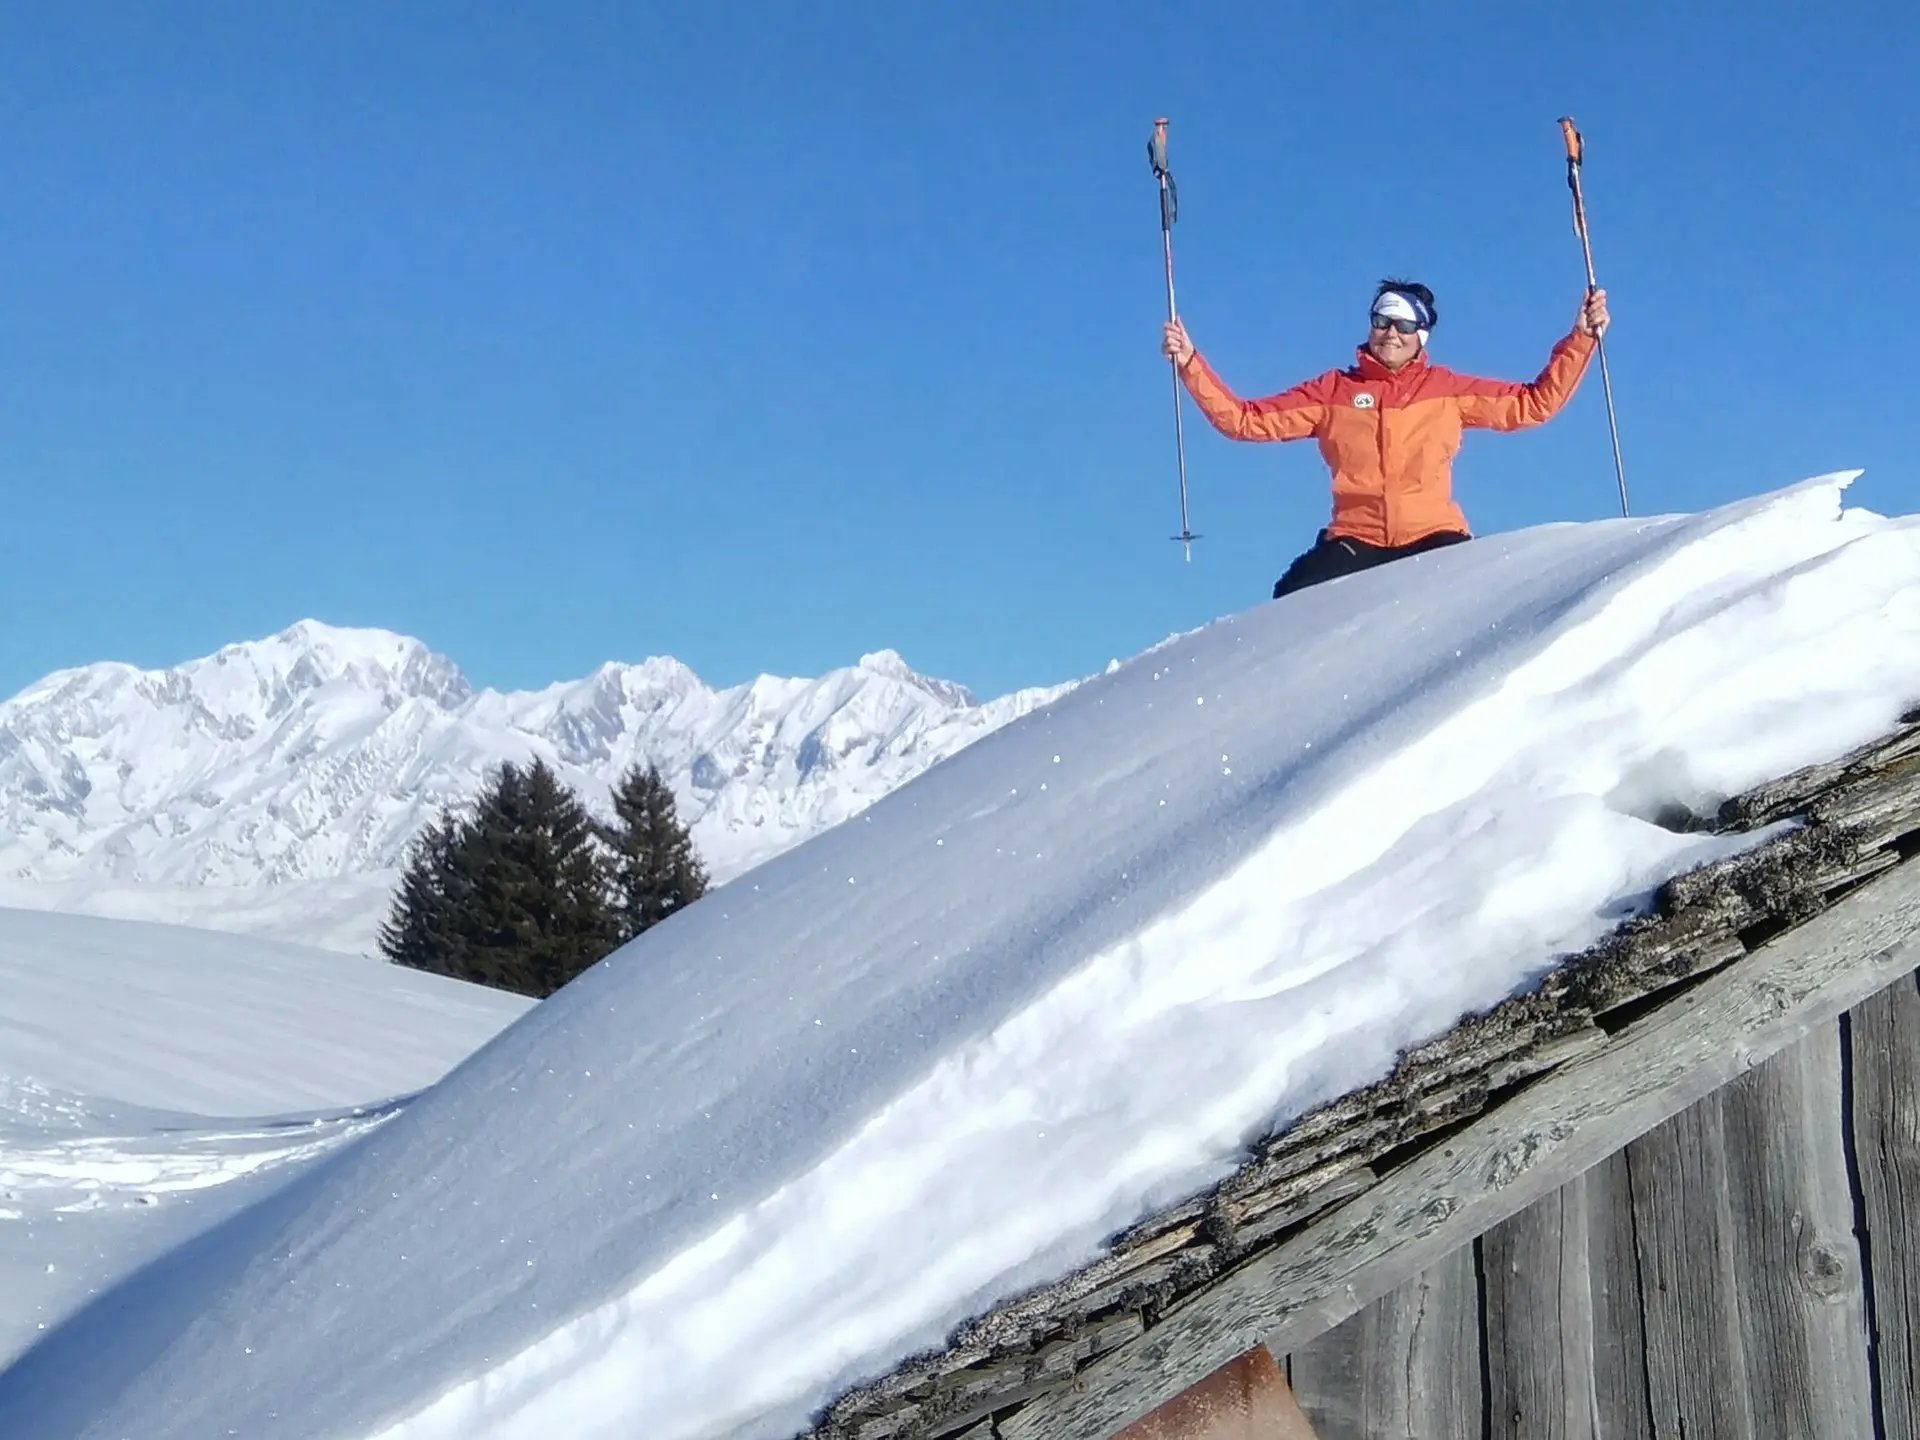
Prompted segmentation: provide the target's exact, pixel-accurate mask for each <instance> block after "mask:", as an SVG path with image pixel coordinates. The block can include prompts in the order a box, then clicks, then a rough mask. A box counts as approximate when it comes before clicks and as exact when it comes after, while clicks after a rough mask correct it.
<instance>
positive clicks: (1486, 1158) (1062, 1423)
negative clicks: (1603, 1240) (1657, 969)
mask: <svg viewBox="0 0 1920 1440" xmlns="http://www.w3.org/2000/svg"><path fill="white" fill-rule="evenodd" d="M1916 932H1920V865H1903V866H1901V867H1900V868H1899V869H1897V870H1893V871H1891V872H1889V873H1888V874H1886V875H1884V876H1881V877H1880V878H1878V879H1876V880H1872V881H1869V882H1867V883H1866V884H1865V885H1863V886H1861V887H1860V888H1859V889H1858V890H1855V891H1853V892H1852V893H1851V894H1849V895H1848V896H1847V897H1846V898H1845V899H1844V900H1842V901H1841V902H1840V903H1839V904H1837V905H1836V906H1834V907H1833V908H1832V909H1831V910H1828V911H1827V912H1825V913H1824V914H1822V915H1819V916H1816V917H1814V918H1813V919H1811V920H1809V921H1808V922H1807V923H1806V924H1804V925H1801V926H1798V927H1796V928H1795V929H1792V930H1789V931H1788V932H1786V933H1785V934H1784V935H1781V936H1780V937H1778V938H1777V939H1776V940H1774V941H1773V942H1771V943H1769V944H1767V945H1764V946H1762V947H1761V948H1760V949H1759V950H1757V951H1756V952H1755V953H1754V954H1753V955H1751V956H1749V957H1748V958H1747V959H1745V960H1743V961H1741V962H1739V963H1737V964H1735V965H1732V966H1730V967H1728V968H1727V969H1725V970H1722V971H1720V972H1718V973H1717V974H1715V975H1713V976H1710V977H1709V978H1707V979H1706V980H1703V981H1702V982H1700V984H1699V986H1698V988H1696V989H1695V990H1693V991H1691V992H1689V993H1688V994H1686V995H1684V996H1680V997H1678V998H1676V999H1675V1000H1674V1001H1673V1002H1672V1003H1671V1004H1669V1005H1666V1006H1663V1007H1661V1008H1660V1009H1658V1010H1656V1011H1654V1012H1653V1013H1652V1014H1650V1015H1648V1016H1646V1017H1644V1018H1643V1019H1641V1020H1639V1021H1637V1022H1635V1023H1634V1024H1631V1025H1629V1026H1627V1027H1626V1028H1624V1029H1623V1030H1622V1031H1621V1032H1620V1034H1619V1035H1617V1036H1616V1037H1615V1038H1614V1043H1613V1044H1611V1045H1609V1046H1608V1047H1606V1048H1605V1049H1603V1050H1601V1051H1600V1052H1598V1053H1597V1054H1596V1055H1594V1056H1591V1057H1589V1058H1588V1059H1587V1060H1584V1061H1576V1062H1575V1063H1573V1064H1572V1065H1569V1066H1567V1067H1565V1068H1563V1069H1561V1070H1559V1071H1556V1072H1554V1073H1553V1074H1550V1075H1548V1076H1546V1077H1545V1078H1544V1079H1542V1080H1540V1081H1538V1082H1536V1084H1535V1085H1534V1086H1533V1088H1532V1089H1531V1090H1529V1091H1528V1092H1527V1093H1526V1095H1525V1096H1524V1097H1522V1098H1520V1099H1517V1100H1515V1101H1513V1102H1511V1103H1510V1104H1508V1105H1506V1106H1503V1107H1501V1108H1500V1109H1499V1110H1497V1111H1495V1112H1494V1113H1492V1114H1490V1115H1488V1116H1487V1117H1485V1118H1484V1119H1482V1120H1481V1121H1479V1122H1477V1123H1475V1124H1474V1125H1473V1126H1471V1127H1469V1128H1468V1129H1467V1130H1465V1131H1462V1132H1461V1134H1460V1135H1458V1136H1456V1137H1454V1138H1452V1139H1451V1140H1449V1141H1448V1142H1446V1143H1445V1144H1442V1145H1437V1146H1434V1147H1433V1148H1431V1149H1428V1150H1426V1151H1423V1152H1422V1153H1420V1154H1419V1155H1417V1156H1415V1157H1414V1158H1413V1159H1412V1160H1411V1161H1409V1163H1408V1164H1407V1165H1406V1166H1404V1167H1403V1168H1402V1169H1401V1170H1399V1171H1397V1172H1394V1173H1393V1174H1390V1175H1389V1176H1387V1177H1386V1178H1385V1179H1384V1180H1382V1181H1381V1183H1380V1184H1378V1185H1376V1186H1375V1187H1373V1189H1371V1190H1369V1191H1367V1192H1366V1193H1365V1194H1363V1195H1362V1196H1360V1197H1359V1198H1358V1199H1356V1200H1354V1201H1352V1202H1350V1203H1349V1204H1347V1205H1345V1206H1343V1207H1341V1208H1340V1209H1339V1210H1336V1211H1334V1212H1333V1213H1332V1214H1331V1215H1330V1216H1328V1217H1327V1219H1326V1220H1324V1221H1322V1222H1321V1223H1319V1224H1317V1225H1315V1226H1313V1227H1312V1228H1311V1229H1310V1230H1308V1231H1306V1232H1304V1233H1303V1234H1301V1235H1299V1236H1296V1237H1295V1238H1293V1239H1291V1240H1288V1241H1284V1242H1282V1243H1281V1244H1280V1245H1278V1246H1276V1247H1274V1249H1273V1250H1271V1251H1269V1252H1267V1253H1265V1254H1263V1255H1260V1256H1257V1257H1255V1258H1254V1259H1252V1260H1250V1261H1248V1262H1247V1263H1246V1264H1245V1265H1243V1266H1242V1267H1240V1268H1239V1269H1238V1270H1235V1271H1233V1272H1232V1273H1231V1274H1229V1275H1227V1276H1225V1277H1224V1278H1222V1279H1221V1280H1220V1281H1219V1282H1218V1283H1217V1284H1214V1285H1212V1286H1210V1287H1209V1288H1208V1289H1207V1290H1205V1291H1203V1292H1201V1293H1200V1294H1198V1295H1196V1296H1195V1297H1194V1298H1193V1299H1192V1300H1190V1301H1188V1302H1186V1303H1184V1304H1181V1305H1178V1306H1176V1307H1174V1308H1173V1309H1172V1310H1170V1311H1169V1312H1168V1313H1167V1314H1166V1315H1165V1317H1164V1318H1163V1319H1162V1320H1161V1322H1160V1324H1158V1325H1157V1326H1155V1327H1153V1328H1152V1329H1150V1330H1149V1331H1148V1332H1147V1333H1146V1334H1144V1335H1142V1336H1141V1337H1140V1338H1139V1339H1137V1340H1135V1341H1132V1342H1130V1343H1128V1344H1127V1345H1124V1346H1122V1347H1120V1348H1119V1349H1118V1350H1116V1351H1114V1352H1112V1353H1111V1354H1109V1355H1108V1356H1106V1357H1105V1358H1103V1359H1102V1360H1099V1361H1096V1362H1094V1363H1093V1364H1092V1365H1090V1366H1089V1367H1088V1368H1087V1369H1086V1370H1085V1371H1083V1372H1082V1373H1081V1374H1080V1375H1079V1376H1077V1377H1076V1379H1075V1380H1074V1382H1073V1384H1071V1385H1069V1386H1063V1387H1061V1388H1060V1389H1059V1390H1056V1391H1053V1392H1050V1393H1048V1394H1046V1395H1042V1396H1039V1397H1037V1398H1036V1399H1035V1401H1034V1402H1033V1403H1032V1404H1030V1405H1028V1406H1027V1407H1026V1408H1025V1409H1023V1410H1022V1411H1021V1412H1020V1413H1019V1414H1017V1415H1015V1416H1013V1417H1011V1418H1010V1419H1009V1420H1008V1421H1007V1422H1006V1423H1005V1424H1003V1425H1002V1426H1001V1429H1002V1431H1003V1433H1004V1434H1005V1435H1006V1437H1007V1440H1038V1437H1042V1436H1044V1437H1046V1440H1103V1437H1104V1436H1107V1435H1110V1434H1112V1433H1113V1432H1114V1431H1116V1430H1118V1429H1120V1428H1121V1427H1122V1426H1124V1425H1125V1424H1126V1423H1127V1422H1128V1421H1130V1420H1132V1419H1134V1418H1136V1417H1137V1416H1139V1415H1142V1414H1145V1413H1146V1412H1147V1411H1148V1410H1151V1409H1152V1408H1153V1407H1154V1406H1155V1405H1157V1404H1158V1403H1160V1401H1162V1400H1164V1399H1166V1398H1167V1397H1169V1396H1171V1395H1173V1394H1176V1393H1178V1392H1179V1391H1180V1390H1182V1389H1184V1388H1185V1387H1186V1386H1187V1385H1190V1384H1192V1383H1193V1382H1194V1381H1196V1380H1198V1379H1200V1378H1201V1376H1203V1375H1205V1374H1207V1373H1208V1372H1209V1371H1211V1370H1213V1369H1214V1368H1216V1367H1217V1366H1219V1365H1221V1364H1224V1363H1225V1362H1226V1361H1228V1360H1230V1359H1232V1358H1233V1357H1234V1356H1235V1355H1238V1354H1240V1353H1242V1352H1244V1351H1246V1350H1248V1349H1250V1348H1251V1347H1252V1346H1253V1345H1254V1344H1255V1343H1256V1342H1258V1341H1260V1340H1263V1339H1264V1340H1266V1341H1267V1342H1268V1345H1269V1348H1271V1349H1272V1350H1273V1351H1274V1352H1275V1353H1276V1354H1280V1353H1285V1352H1288V1351H1291V1350H1293V1349H1295V1348H1297V1347H1298V1346H1300V1345H1302V1344H1304V1343H1305V1342H1306V1341H1308V1340H1309V1339H1311V1338H1313V1337H1314V1336H1316V1335H1318V1334H1320V1333H1322V1332H1324V1331H1325V1330H1328V1329H1330V1328H1332V1326H1334V1325H1336V1324H1338V1323H1339V1322H1340V1321H1341V1320H1343V1319H1345V1318H1346V1317H1347V1316H1348V1315H1350V1314H1352V1313H1353V1312H1354V1311H1355V1310H1356V1309H1357V1308H1359V1306H1361V1305H1363V1304H1365V1303H1366V1302H1367V1301H1369V1300H1371V1299H1373V1298H1374V1297H1375V1296H1376V1295H1378V1294H1382V1293H1385V1292H1386V1291H1388V1290H1391V1289H1393V1288H1395V1287H1396V1286H1398V1285H1400V1284H1402V1283H1404V1282H1405V1281H1406V1280H1407V1279H1409V1278H1411V1277H1412V1276H1413V1275H1414V1274H1417V1273H1418V1272H1419V1271H1420V1270H1422V1269H1424V1268H1426V1267H1427V1266H1429V1265H1432V1264H1434V1263H1435V1262H1436V1261H1438V1260H1439V1258H1440V1257H1441V1256H1443V1255H1445V1254H1446V1253H1447V1252H1448V1251H1450V1250H1452V1249H1454V1248H1456V1247H1458V1246H1460V1245H1463V1244H1465V1243H1466V1242H1467V1241H1468V1240H1470V1239H1472V1238H1473V1237H1474V1236H1475V1235H1477V1234H1480V1233H1482V1232H1483V1231H1485V1230H1487V1229H1488V1228H1490V1227H1491V1226H1493V1225H1495V1224H1497V1223H1499V1222H1500V1221H1501V1220H1503V1219H1505V1218H1506V1217H1507V1216H1509V1215H1511V1214H1513V1213H1515V1212H1516V1211H1518V1210H1520V1209H1522V1208H1524V1207H1525V1206H1527V1205H1529V1204H1531V1203H1533V1201H1535V1200H1537V1199H1538V1198H1540V1196H1542V1195H1544V1194H1546V1193H1548V1192H1550V1191H1552V1190H1555V1189H1558V1188H1559V1187H1560V1186H1561V1185H1562V1184H1565V1183H1567V1182H1568V1181H1569V1180H1571V1179H1572V1178H1573V1177H1575V1176H1576V1175H1578V1174H1580V1173H1581V1172H1583V1171H1585V1170H1586V1169H1587V1168H1588V1167H1590V1166H1592V1165H1594V1164H1596V1163H1597V1162H1598V1161H1600V1160H1601V1159H1603V1158H1605V1157H1606V1156H1607V1155H1609V1154H1611V1153H1612V1152H1613V1151H1614V1150H1616V1149H1618V1148H1620V1146H1622V1145H1623V1144H1625V1143H1627V1141H1629V1140H1630V1139H1632V1138H1633V1137H1635V1136H1637V1135H1641V1134H1644V1133H1645V1132H1646V1131H1647V1130H1649V1129H1650V1128H1652V1126H1654V1125H1656V1124H1658V1123H1659V1122H1660V1121H1661V1120H1664V1119H1665V1118H1667V1117H1668V1116H1670V1115H1672V1114H1673V1113H1674V1112H1675V1111H1677V1110H1679V1109H1681V1108H1684V1107H1685V1106H1687V1105H1690V1104H1692V1103H1693V1102H1694V1101H1695V1100H1698V1099H1700V1098H1702V1097H1703V1096H1704V1095H1706V1094H1708V1093H1710V1092H1711V1091H1713V1090H1714V1089H1717V1088H1718V1087H1719V1086H1720V1085H1722V1084H1724V1083H1726V1081H1728V1080H1730V1079H1732V1078H1733V1077H1734V1076H1735V1075H1737V1074H1739V1073H1741V1072H1742V1071H1744V1070H1746V1069H1748V1068H1750V1067H1751V1066H1752V1065H1754V1064H1756V1063H1758V1062H1759V1061H1760V1060H1763V1059H1765V1058H1766V1057H1767V1056H1769V1055H1771V1054H1773V1053H1775V1052H1776V1051H1778V1050H1780V1049H1781V1048H1783V1047H1784V1046H1786V1045H1788V1044H1790V1043H1792V1042H1793V1041H1795V1040H1797V1039H1799V1038H1800V1037H1801V1036H1803V1035H1805V1034H1806V1033H1807V1032H1808V1031H1809V1030H1810V1029H1812V1028H1813V1027H1814V1026H1816V1025H1821V1024H1826V1023H1828V1022H1830V1021H1831V1020H1833V1018H1834V1017H1835V1016H1836V1015H1837V1014H1838V1013H1839V1012H1840V1011H1841V1010H1843V1009H1845V1008H1847V1007H1848V1006H1851V1005H1854V1004H1856V1003H1858V1002H1859V1001H1861V1000H1863V999H1865V998H1866V997H1867V996H1869V995H1871V994H1873V993H1875V992H1876V991H1878V990H1880V989H1882V988H1883V987H1885V986H1886V985H1888V984H1890V983H1891V982H1892V981H1893V980H1894V979H1896V978H1897V977H1899V976H1901V975H1903V974H1905V973H1907V972H1908V971H1911V970H1912V969H1913V968H1914V967H1915V965H1916V964H1917V963H1920V941H1916V939H1915V936H1916Z"/></svg>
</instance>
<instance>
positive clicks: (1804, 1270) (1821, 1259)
mask: <svg viewBox="0 0 1920 1440" xmlns="http://www.w3.org/2000/svg"><path fill="white" fill-rule="evenodd" d="M1798 1260H1799V1265H1798V1269H1799V1271H1800V1283H1801V1285H1803V1286H1804V1287H1805V1288H1806V1290H1807V1292H1808V1293H1809V1294H1811V1295H1815V1296H1818V1297H1819V1298H1820V1299H1822V1300H1831V1299H1833V1298H1835V1297H1836V1296H1840V1295H1845V1294H1848V1293H1850V1292H1851V1291H1852V1289H1853V1267H1852V1266H1851V1265H1849V1264H1848V1263H1847V1257H1846V1256H1845V1255H1843V1254H1842V1253H1841V1252H1840V1250H1839V1249H1838V1248H1837V1247H1836V1246H1833V1245H1830V1244H1829V1243H1827V1242H1826V1241H1825V1240H1822V1239H1820V1238H1819V1237H1818V1236H1817V1235H1814V1234H1812V1233H1811V1232H1809V1234H1808V1236H1807V1238H1806V1239H1805V1240H1804V1241H1803V1243H1802V1244H1801V1246H1800V1254H1799V1256H1798Z"/></svg>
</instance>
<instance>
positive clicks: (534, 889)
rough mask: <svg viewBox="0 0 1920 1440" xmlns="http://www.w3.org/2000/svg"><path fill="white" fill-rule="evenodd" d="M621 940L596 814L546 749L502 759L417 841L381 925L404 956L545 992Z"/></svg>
mask: <svg viewBox="0 0 1920 1440" xmlns="http://www.w3.org/2000/svg"><path fill="white" fill-rule="evenodd" d="M618 943H619V931H618V928H617V926H616V923H615V919H614V916H613V914H612V912H611V910H610V908H609V905H608V875H607V871H606V865H605V861H604V859H603V857H602V855H601V853H600V848H599V841H598V835H597V831H596V827H595V825H594V823H593V819H592V817H591V816H590V815H589V814H588V813H587V809H586V806H584V805H583V804H582V803H581V802H580V799H579V797H578V796H576V795H575V794H574V793H573V792H572V791H571V790H569V789H568V788H567V787H566V785H565V784H563V783H562V782H561V780H560V777H559V776H557V775H555V774H554V773H553V771H552V769H551V768H549V767H548V766H547V764H546V763H545V762H544V761H541V760H535V761H534V762H533V764H531V765H529V766H526V767H524V768H523V767H521V766H518V765H513V764H506V765H502V766H501V767H500V769H499V770H498V771H496V772H495V774H494V776H493V778H492V780H491V781H490V782H489V784H488V786H487V789H486V790H485V792H484V793H482V795H481V796H480V798H479V799H478V800H477V801H476V802H475V803H474V805H473V807H472V810H471V811H470V813H469V814H467V815H466V816H465V818H463V819H457V820H456V819H455V818H454V817H453V816H451V815H443V816H442V818H441V820H440V821H439V822H437V823H436V824H435V825H434V826H431V827H429V829H428V830H427V831H426V832H424V833H423V834H422V836H421V837H420V838H419V839H418V840H416V841H415V843H414V845H413V847H412V848H411V849H410V850H409V853H408V862H407V869H406V871H405V873H404V874H403V875H402V877H401V882H400V889H399V893H398V894H397V895H396V897H395V901H394V911H393V916H392V918H391V919H390V920H389V921H388V923H387V925H386V926H385V927H384V928H383V929H382V932H381V948H382V950H384V951H385V952H386V954H387V955H388V957H389V958H390V959H393V960H394V961H396V962H398V963H399V964H402V965H411V966H414V967H415V968H417V969H422V970H434V971H437V972H438V973H440V974H444V975H453V976H456V977H458V978H459V979H462V980H472V981H476V982H478V983H479V984H482V985H491V986H494V987H496V988H497V989H501V990H512V991H515V992H517V993H519V994H522V995H532V996H535V997H543V996H547V995H551V994H552V993H553V992H554V991H555V990H558V989H559V988H560V987H561V986H562V985H564V984H566V983H567V981H569V980H571V979H572V978H573V977H574V976H576V975H578V974H579V973H580V972H581V971H583V970H585V969H587V968H588V967H589V966H591V965H593V964H594V963H595V962H596V961H598V960H599V959H601V958H602V957H603V956H605V955H606V954H608V953H609V952H610V951H612V950H613V949H614V947H615V946H616V945H617V944H618Z"/></svg>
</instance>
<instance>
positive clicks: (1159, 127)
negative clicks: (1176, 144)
mask: <svg viewBox="0 0 1920 1440" xmlns="http://www.w3.org/2000/svg"><path fill="white" fill-rule="evenodd" d="M1147 160H1148V162H1149V163H1150V164H1151V165H1152V166H1153V178H1154V179H1155V180H1157V181H1159V182H1160V248H1161V250H1162V251H1163V252H1164V253H1165V255H1166V259H1167V319H1168V321H1169V322H1171V321H1174V320H1177V319H1179V317H1180V312H1179V310H1178V309H1177V308H1176V307H1175V305H1174V303H1173V222H1174V221H1175V220H1177V219H1179V218H1180V192H1179V190H1178V189H1176V188H1175V186H1174V183H1173V172H1172V171H1171V170H1169V169H1168V168H1167V120H1166V117H1165V116H1164V115H1163V116H1161V117H1160V118H1159V119H1158V120H1155V121H1154V122H1153V134H1152V136H1151V137H1150V138H1149V139H1148V140H1147ZM1167 364H1168V365H1169V366H1171V367H1172V369H1173V444H1174V449H1175V450H1176V451H1177V452H1178V454H1179V456H1180V533H1179V534H1178V535H1175V536H1174V537H1173V538H1174V539H1175V540H1178V541H1179V542H1180V547H1181V552H1182V553H1183V554H1184V555H1185V556H1186V558H1187V561H1188V563H1189V564H1191V563H1192V561H1193V542H1194V541H1196V540H1198V539H1199V538H1200V537H1199V536H1198V535H1196V534H1194V533H1193V527H1192V526H1191V525H1189V524H1188V523H1187V436H1186V430H1185V427H1184V424H1183V422H1182V421H1181V418H1180V362H1179V361H1177V360H1175V359H1173V358H1172V357H1168V360H1167Z"/></svg>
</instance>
